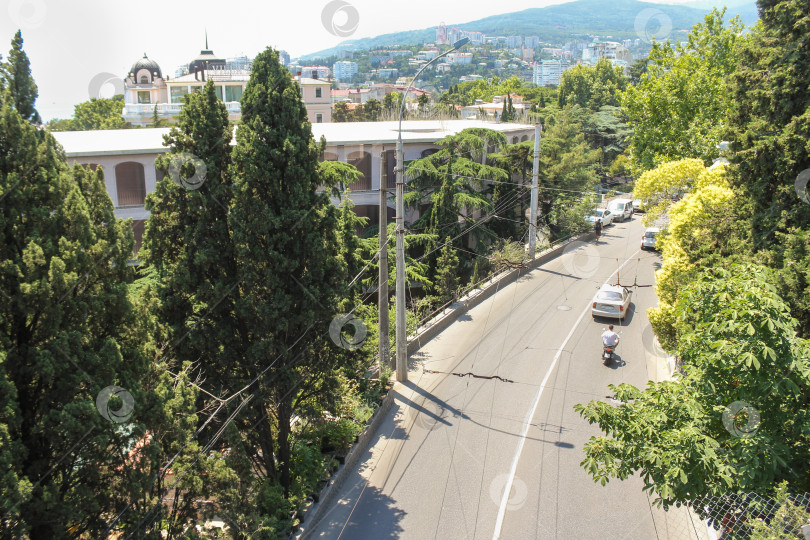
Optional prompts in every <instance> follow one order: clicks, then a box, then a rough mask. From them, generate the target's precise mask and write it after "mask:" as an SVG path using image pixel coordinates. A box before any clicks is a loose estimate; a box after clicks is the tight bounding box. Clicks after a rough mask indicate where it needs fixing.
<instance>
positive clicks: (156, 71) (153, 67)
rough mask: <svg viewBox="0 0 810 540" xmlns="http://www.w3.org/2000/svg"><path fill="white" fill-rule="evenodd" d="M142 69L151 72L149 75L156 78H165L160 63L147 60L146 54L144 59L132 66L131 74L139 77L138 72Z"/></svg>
mask: <svg viewBox="0 0 810 540" xmlns="http://www.w3.org/2000/svg"><path fill="white" fill-rule="evenodd" d="M141 69H146V70H149V73H152V74H153V75H154V76H155V77H162V76H163V75H162V72H161V71H160V66H159V65H158V63H157V62H155V61H154V60H151V59H150V58H147V56H146V53H143V58H141V59H140V60H138V61H137V62H135V63H134V64H132V67H131V68H129V72H130V73H131V74H132V75H133V76H134V75H137V73H138V70H141Z"/></svg>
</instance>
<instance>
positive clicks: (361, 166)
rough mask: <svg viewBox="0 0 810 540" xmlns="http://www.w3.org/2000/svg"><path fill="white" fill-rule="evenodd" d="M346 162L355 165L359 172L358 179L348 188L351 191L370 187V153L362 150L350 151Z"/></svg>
mask: <svg viewBox="0 0 810 540" xmlns="http://www.w3.org/2000/svg"><path fill="white" fill-rule="evenodd" d="M347 163H348V164H349V165H354V166H355V167H357V169H358V170H359V171H360V174H361V176H360V180H358V181H357V182H355V183H354V184H351V185H350V186H349V189H351V190H352V191H363V190H369V189H371V153H370V152H363V151H358V152H352V153H351V154H349V159H348V160H347Z"/></svg>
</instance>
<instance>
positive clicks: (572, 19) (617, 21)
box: [300, 0, 758, 60]
mask: <svg viewBox="0 0 810 540" xmlns="http://www.w3.org/2000/svg"><path fill="white" fill-rule="evenodd" d="M714 3H715V0H697V1H696V2H693V4H697V5H700V6H703V7H702V8H698V7H690V6H686V5H671V4H652V3H648V2H638V1H636V0H614V1H612V2H610V4H609V6H607V5H606V4H605V2H603V1H602V0H576V1H574V2H568V3H566V4H557V5H553V6H548V7H544V8H531V9H526V10H523V11H516V12H513V13H504V14H503V15H493V16H491V17H486V18H484V19H479V20H477V21H471V22H466V23H454V24H448V25H447V26H448V27H453V26H455V27H458V28H460V29H462V30H469V31H476V32H483V33H484V34H485V35H488V36H508V35H520V36H539V37H540V41H541V42H549V43H561V42H564V41H567V40H569V39H570V38H571V37H572V36H571V35H572V34H585V35H587V34H593V35H598V36H601V37H606V36H611V37H612V38H614V39H628V38H630V39H634V38H636V37H639V36H638V35H637V33H636V28H635V25H636V18H637V17H638V16H639V14H640V13H641V12H642V11H643V10H645V9H648V8H651V9H656V10H660V11H661V12H663V13H664V14H665V15H667V16H668V17H669V19H670V20H671V21H672V32H671V33H670V37H674V38H677V37H679V36H683V35H685V34H684V32H686V31H688V30H689V29H691V28H692V26H694V25H695V24H697V23H699V22H701V21H702V20H703V17H704V16H705V15H706V13H708V12H709V11H710V10H711V5H712V4H714ZM727 3H728V4H734V7H730V8H729V9H728V11H727V12H726V18H727V19H729V18H731V17H733V16H734V15H737V14H739V15H740V17H741V18H742V20H743V22H744V23H745V24H746V25H752V24H754V23H755V22H756V20H757V17H758V14H757V7H756V4H755V3H754V2H753V1H752V0H729V1H728V2H727ZM653 24H655V21H653ZM435 37H436V27H435V26H433V27H430V28H424V29H421V30H411V31H408V32H396V33H393V34H383V35H380V36H376V37H368V38H361V39H352V40H347V41H343V42H341V43H340V44H339V45H337V46H336V47H333V48H331V49H325V50H322V51H318V52H316V53H312V54H308V55H304V56H302V57H301V58H300V60H310V59H313V58H326V57H329V56H333V55H335V54H337V53H338V51H339V50H367V49H374V48H377V47H389V46H392V45H419V44H421V43H425V42H431V41H433V40H434V39H435Z"/></svg>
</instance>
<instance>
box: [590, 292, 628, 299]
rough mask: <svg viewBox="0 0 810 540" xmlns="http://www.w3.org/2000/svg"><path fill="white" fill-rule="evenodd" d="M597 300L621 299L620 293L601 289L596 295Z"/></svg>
mask: <svg viewBox="0 0 810 540" xmlns="http://www.w3.org/2000/svg"><path fill="white" fill-rule="evenodd" d="M596 299H597V300H621V299H622V293H619V292H615V291H601V292H600V293H599V294H598V295H596Z"/></svg>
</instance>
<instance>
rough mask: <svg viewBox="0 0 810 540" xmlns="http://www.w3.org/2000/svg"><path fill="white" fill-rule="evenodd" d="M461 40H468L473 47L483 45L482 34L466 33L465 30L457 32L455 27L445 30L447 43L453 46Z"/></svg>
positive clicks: (483, 38) (483, 37)
mask: <svg viewBox="0 0 810 540" xmlns="http://www.w3.org/2000/svg"><path fill="white" fill-rule="evenodd" d="M462 38H469V39H470V43H472V44H473V45H480V44H481V43H484V40H485V36H484V34H483V33H482V32H468V31H466V30H459V29H458V28H456V27H453V28H450V29H449V30H447V40H448V43H450V44H453V43H455V42H456V41H458V40H460V39H462Z"/></svg>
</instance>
